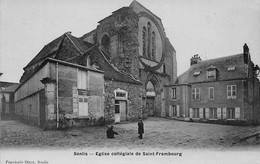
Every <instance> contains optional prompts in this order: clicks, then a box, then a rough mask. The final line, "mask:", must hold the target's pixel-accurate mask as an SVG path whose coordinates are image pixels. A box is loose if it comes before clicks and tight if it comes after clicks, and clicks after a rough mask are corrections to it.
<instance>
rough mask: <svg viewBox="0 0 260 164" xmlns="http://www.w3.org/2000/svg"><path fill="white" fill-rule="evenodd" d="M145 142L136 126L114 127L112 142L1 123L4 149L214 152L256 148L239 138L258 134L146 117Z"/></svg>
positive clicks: (90, 132)
mask: <svg viewBox="0 0 260 164" xmlns="http://www.w3.org/2000/svg"><path fill="white" fill-rule="evenodd" d="M144 125H145V133H144V139H142V140H140V139H138V137H137V123H136V122H127V123H124V124H116V125H114V130H115V131H117V132H118V133H119V135H117V136H116V138H115V139H107V138H106V133H105V131H106V127H86V128H74V129H67V130H50V131H43V130H42V129H40V128H38V127H35V126H29V125H26V124H24V123H19V122H17V121H1V141H0V147H1V149H2V148H4V149H6V148H41V149H43V148H44V149H60V148H61V147H62V148H127V149H136V148H159V149H164V148H188V149H193V148H202V149H214V150H222V149H224V150H230V149H239V148H241V149H243V150H245V149H257V150H260V141H259V139H258V140H257V139H256V138H255V137H254V138H252V139H248V140H246V141H243V142H241V141H240V139H241V138H243V137H246V136H248V135H251V134H254V133H255V132H257V131H258V132H259V130H260V126H257V127H252V126H250V127H240V126H226V125H215V124H202V123H190V122H182V121H175V120H169V119H163V118H149V119H147V120H145V121H144Z"/></svg>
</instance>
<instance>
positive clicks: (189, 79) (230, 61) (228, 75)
mask: <svg viewBox="0 0 260 164" xmlns="http://www.w3.org/2000/svg"><path fill="white" fill-rule="evenodd" d="M229 66H233V67H234V66H235V69H234V70H229V71H228V70H227V68H228V67H229ZM247 68H248V65H247V64H245V63H244V55H243V54H237V55H232V56H227V57H221V58H217V59H210V60H205V61H200V62H199V63H197V64H194V65H192V66H190V68H189V69H188V70H187V71H186V72H184V73H183V74H182V75H180V76H179V77H178V80H177V84H189V83H197V82H206V81H212V80H210V79H207V70H209V69H216V70H217V79H216V81H221V80H231V79H241V78H247V70H248V69H247ZM195 72H200V74H199V75H195V76H194V73H195Z"/></svg>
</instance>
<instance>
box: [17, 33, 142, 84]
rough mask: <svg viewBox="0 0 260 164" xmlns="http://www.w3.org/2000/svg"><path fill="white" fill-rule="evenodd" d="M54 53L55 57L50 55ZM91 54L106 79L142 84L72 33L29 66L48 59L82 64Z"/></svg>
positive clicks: (26, 74)
mask: <svg viewBox="0 0 260 164" xmlns="http://www.w3.org/2000/svg"><path fill="white" fill-rule="evenodd" d="M53 53H54V54H55V55H50V54H53ZM89 54H91V56H92V59H94V60H95V64H96V65H98V66H99V68H100V70H102V71H104V74H105V78H106V79H111V80H116V81H121V82H129V83H135V84H141V82H140V81H138V80H136V79H135V78H134V77H133V76H131V75H129V74H127V73H125V72H123V71H119V70H117V69H116V68H115V67H114V66H112V65H111V64H110V63H109V61H108V60H107V59H106V57H105V56H104V54H103V53H102V52H101V51H100V50H99V49H98V47H97V46H96V47H95V45H93V44H91V43H88V42H85V41H83V39H82V38H76V37H74V36H72V35H71V34H70V33H65V34H63V35H62V36H60V37H59V38H57V39H55V40H53V41H52V42H51V43H49V44H48V45H46V46H45V47H44V48H43V49H42V50H41V51H40V52H39V53H38V54H37V55H36V57H35V58H33V60H32V61H31V62H30V63H29V64H28V65H27V66H29V65H31V64H33V63H39V64H41V63H42V62H43V61H44V60H46V59H47V58H54V59H58V60H62V61H67V62H71V63H75V64H82V57H84V56H85V55H89ZM40 61H42V62H40ZM27 66H26V67H27ZM38 66H39V65H38ZM38 66H36V67H35V68H34V69H33V70H32V69H30V70H28V71H25V72H24V74H23V77H22V78H21V79H22V80H21V82H24V80H26V79H28V78H30V76H32V75H33V73H34V72H35V70H37V68H38Z"/></svg>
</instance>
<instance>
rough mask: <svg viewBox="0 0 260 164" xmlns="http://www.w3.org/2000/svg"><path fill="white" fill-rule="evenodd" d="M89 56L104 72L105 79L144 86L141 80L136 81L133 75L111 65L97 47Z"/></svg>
mask: <svg viewBox="0 0 260 164" xmlns="http://www.w3.org/2000/svg"><path fill="white" fill-rule="evenodd" d="M89 54H90V59H91V62H92V63H95V64H96V65H97V66H99V69H100V70H102V71H104V75H105V79H109V80H115V81H119V82H126V83H133V84H139V85H141V84H142V83H141V82H140V81H139V80H137V79H135V78H134V77H133V76H132V75H130V74H128V73H126V72H124V71H120V70H118V69H117V68H116V67H115V66H113V65H112V64H110V62H109V61H108V60H107V59H106V57H105V54H104V53H103V52H102V51H101V50H99V49H98V48H97V47H96V48H94V49H93V50H92V51H91V52H90V53H89Z"/></svg>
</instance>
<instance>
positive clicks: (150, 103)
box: [146, 98, 154, 116]
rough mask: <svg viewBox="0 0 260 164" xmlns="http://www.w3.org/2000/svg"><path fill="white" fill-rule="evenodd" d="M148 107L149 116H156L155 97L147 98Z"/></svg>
mask: <svg viewBox="0 0 260 164" xmlns="http://www.w3.org/2000/svg"><path fill="white" fill-rule="evenodd" d="M146 108H147V109H148V111H149V113H148V116H154V98H147V99H146Z"/></svg>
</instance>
